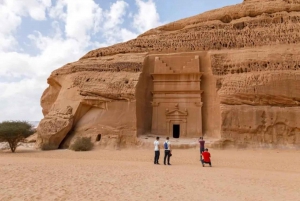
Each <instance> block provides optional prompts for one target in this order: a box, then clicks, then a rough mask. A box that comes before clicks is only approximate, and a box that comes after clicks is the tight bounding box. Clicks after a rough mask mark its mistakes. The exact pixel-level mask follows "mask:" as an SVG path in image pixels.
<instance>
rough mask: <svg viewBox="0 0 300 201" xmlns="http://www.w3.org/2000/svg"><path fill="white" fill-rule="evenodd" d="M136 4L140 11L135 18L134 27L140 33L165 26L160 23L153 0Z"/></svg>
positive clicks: (138, 0)
mask: <svg viewBox="0 0 300 201" xmlns="http://www.w3.org/2000/svg"><path fill="white" fill-rule="evenodd" d="M135 2H136V5H137V7H138V10H139V11H138V13H137V14H135V15H134V17H133V25H134V27H135V28H136V29H137V30H138V31H139V32H140V33H142V32H145V31H148V30H149V29H152V28H154V27H157V26H160V25H162V24H163V23H162V22H160V19H159V14H158V12H157V10H156V5H155V2H153V0H148V1H143V0H135Z"/></svg>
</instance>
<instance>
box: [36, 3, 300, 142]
mask: <svg viewBox="0 0 300 201" xmlns="http://www.w3.org/2000/svg"><path fill="white" fill-rule="evenodd" d="M299 36H300V0H264V1H261V0H245V1H244V2H243V3H242V4H239V5H235V6H229V7H225V8H222V9H218V10H213V11H210V12H206V13H203V14H200V15H197V16H194V17H191V18H186V19H183V20H179V21H177V22H173V23H170V24H167V25H164V26H161V27H158V28H156V29H152V30H150V31H148V32H146V33H144V34H142V35H141V36H139V37H138V38H137V39H134V40H131V41H128V42H126V43H121V44H117V45H114V46H111V47H107V48H100V49H97V50H94V51H91V52H89V53H88V54H86V55H85V56H84V57H82V58H81V59H80V60H79V61H77V62H74V63H71V64H67V65H65V66H63V67H62V68H60V69H58V70H56V71H54V72H53V73H52V74H51V76H50V77H49V79H48V83H49V87H48V88H47V89H46V91H45V92H44V94H43V96H42V100H41V104H42V107H43V113H44V115H45V118H44V119H43V120H42V122H41V123H40V125H39V128H38V133H39V142H40V145H41V146H50V147H51V148H58V147H59V146H68V145H69V143H70V141H71V140H72V139H73V138H74V137H76V136H81V135H85V136H92V137H93V139H94V140H96V136H99V135H101V136H102V138H101V141H102V139H103V146H106V145H110V144H111V143H113V144H114V145H115V144H117V145H129V146H130V145H132V144H135V143H136V136H138V135H142V134H145V133H150V132H151V131H152V132H158V133H159V134H162V133H161V132H160V131H155V129H154V130H153V125H152V123H153V122H155V118H158V117H157V115H156V116H155V115H153V114H154V113H155V112H153V107H154V106H155V104H157V102H155V101H153V97H155V96H152V92H153V90H154V91H155V90H156V89H155V87H154V86H156V85H155V84H154V83H155V79H154V80H153V74H155V72H156V70H155V69H157V67H156V66H157V65H158V64H156V63H155V60H156V59H157V58H171V59H169V61H168V62H169V63H168V62H165V63H166V65H167V67H169V70H170V73H174V74H176V73H177V74H181V75H182V74H183V73H184V72H183V71H178V72H176V70H174V69H176V68H179V67H180V68H183V67H184V65H185V64H184V65H181V64H179V63H180V62H179V63H174V62H173V63H172V60H176V59H177V60H178V58H180V57H189V58H196V57H197V58H199V61H198V63H197V64H195V65H198V66H199V73H200V72H201V81H200V80H199V79H198V78H197V77H193V78H191V77H189V78H182V76H181V75H178V76H177V77H176V76H175V77H174V76H173V78H174V80H176V84H174V83H175V82H174V80H173V81H172V79H171V78H172V75H170V76H169V77H168V78H167V77H164V76H162V77H160V78H161V79H163V82H166V84H165V86H166V87H165V88H164V86H162V88H164V89H168V90H167V91H170V90H171V91H172V89H174V91H173V92H172V94H173V96H174V97H176V98H178V97H179V96H180V94H181V95H182V93H178V96H176V93H175V91H185V92H186V91H187V90H190V89H193V90H190V91H193V92H195V91H198V96H197V97H198V98H196V99H197V101H195V103H194V104H196V106H198V107H201V110H200V111H201V115H202V116H201V117H202V118H199V122H198V123H199V125H201V126H200V127H199V126H195V124H196V122H194V121H193V122H189V120H188V118H186V119H187V122H184V121H185V120H182V119H181V120H180V121H177V123H176V124H179V125H180V126H181V123H180V122H184V123H185V124H186V127H195V128H196V130H195V132H194V131H193V132H194V133H193V135H192V136H195V135H199V136H200V135H204V136H209V137H218V138H222V139H223V140H228V141H230V142H232V143H234V144H256V145H284V146H286V145H292V146H296V145H300V124H299V122H298V119H299V117H300V85H299V81H300V60H299V58H300V46H299V43H300V37H299ZM172 58H173V59H172ZM162 60H164V59H162ZM167 60H168V59H167ZM189 65H191V64H188V65H187V67H190V66H189ZM193 65H194V64H193ZM180 76H181V77H180ZM180 79H182V83H183V84H182V85H180V84H178V83H179V81H178V80H180ZM168 80H169V81H168ZM167 82H170V83H171V84H167ZM172 82H173V83H172ZM188 83H190V85H193V86H192V87H191V86H190V85H189V84H188ZM195 83H198V86H195ZM199 85H200V86H199ZM153 88H154V89H153ZM161 91H164V90H161ZM200 91H203V93H202V94H201V92H200ZM169 93H170V92H168V94H169ZM166 94H167V93H165V95H164V93H163V92H162V94H161V95H160V96H164V97H167V95H166ZM155 100H156V99H155ZM178 100H179V99H178ZM200 100H201V101H202V103H201V102H199V101H200ZM180 101H183V102H180V103H178V104H177V103H176V104H174V103H173V102H172V103H169V104H170V106H166V104H165V102H163V103H164V104H163V105H165V106H164V107H170V108H167V109H168V111H177V113H176V114H177V116H176V115H175V113H174V118H175V119H180V115H188V114H192V113H193V111H194V110H193V108H192V107H189V106H188V105H189V104H190V105H191V101H190V99H189V98H182V97H181V99H180ZM184 101H186V102H187V103H185V102H184ZM171 107H173V108H171ZM165 109H166V108H165ZM70 111H71V112H70ZM158 113H159V112H158ZM164 113H165V114H168V112H165V111H164V112H163V113H161V114H160V115H162V114H164ZM156 114H157V113H156ZM172 115H173V113H172ZM172 118H173V117H172ZM201 119H202V120H201ZM178 122H179V123H178ZM164 125H166V127H167V124H164ZM166 127H165V128H163V129H166ZM199 128H201V130H199ZM169 129H172V127H169ZM168 132H170V133H172V131H170V130H168ZM168 132H167V133H166V135H170V133H168ZM187 132H188V130H187ZM163 133H164V132H163ZM197 133H198V134H197ZM153 134H156V133H153ZM185 135H186V136H189V134H188V133H185ZM98 138H99V137H98Z"/></svg>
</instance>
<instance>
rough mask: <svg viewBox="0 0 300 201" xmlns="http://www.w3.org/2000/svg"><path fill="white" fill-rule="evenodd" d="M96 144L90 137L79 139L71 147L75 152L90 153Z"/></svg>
mask: <svg viewBox="0 0 300 201" xmlns="http://www.w3.org/2000/svg"><path fill="white" fill-rule="evenodd" d="M93 146H94V144H93V143H92V141H91V138H89V137H79V138H77V139H76V140H75V142H74V143H73V144H72V145H71V146H70V149H71V150H73V151H89V150H91V149H92V148H93Z"/></svg>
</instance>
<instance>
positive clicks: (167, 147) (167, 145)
mask: <svg viewBox="0 0 300 201" xmlns="http://www.w3.org/2000/svg"><path fill="white" fill-rule="evenodd" d="M164 148H165V157H164V164H165V165H166V159H167V161H168V165H171V164H170V156H171V143H170V141H169V137H167V140H166V141H165V143H164Z"/></svg>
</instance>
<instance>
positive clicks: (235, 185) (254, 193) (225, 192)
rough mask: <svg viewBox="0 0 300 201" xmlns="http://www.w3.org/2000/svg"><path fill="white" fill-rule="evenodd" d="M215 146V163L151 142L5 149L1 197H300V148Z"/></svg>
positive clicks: (0, 156)
mask: <svg viewBox="0 0 300 201" xmlns="http://www.w3.org/2000/svg"><path fill="white" fill-rule="evenodd" d="M210 152H211V154H212V162H213V167H212V168H210V167H204V168H203V167H202V166H201V165H200V162H199V153H198V149H188V150H174V151H173V156H172V158H171V163H172V166H164V165H154V164H153V151H152V150H150V149H140V150H121V151H118V150H93V151H90V152H73V151H70V150H56V151H44V152H42V151H32V150H18V153H15V154H12V153H9V152H7V151H0V184H1V185H0V200H1V201H6V200H28V201H33V200H98V201H99V200H105V201H108V200H109V201H110V200H122V201H123V200H124V201H126V200H130V201H131V200H132V201H134V200H138V201H141V200H151V201H153V200H163V201H168V200H187V201H192V200H197V201H202V200H205V201H209V200H214V201H224V200H225V201H227V200H228V201H235V200H237V201H241V200H247V201H250V200H251V201H252V200H253V201H259V200H264V201H275V200H280V201H281V200H285V201H286V200H295V201H296V200H300V151H284V150H210ZM161 155H162V153H161ZM160 163H161V164H162V163H163V161H162V157H161V159H160Z"/></svg>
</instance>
